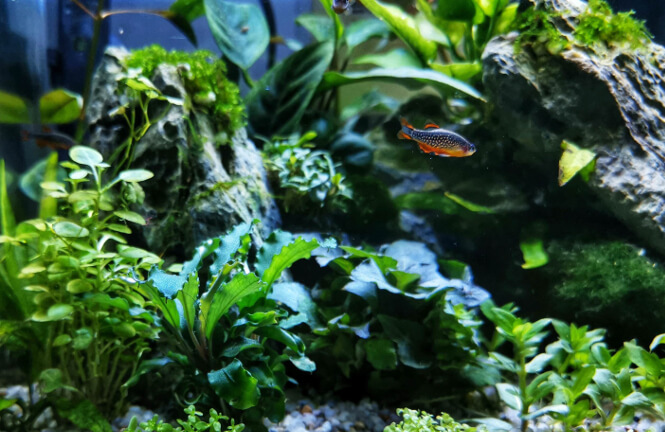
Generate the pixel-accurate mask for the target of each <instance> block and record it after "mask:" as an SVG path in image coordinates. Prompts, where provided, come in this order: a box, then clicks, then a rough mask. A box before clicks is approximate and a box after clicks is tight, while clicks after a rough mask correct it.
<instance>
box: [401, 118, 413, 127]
mask: <svg viewBox="0 0 665 432" xmlns="http://www.w3.org/2000/svg"><path fill="white" fill-rule="evenodd" d="M399 122H400V123H401V124H402V128H407V129H412V130H413V129H414V127H413V126H411V125H410V124H409V122H408V121H407V120H406V119H405V118H404V117H400V119H399Z"/></svg>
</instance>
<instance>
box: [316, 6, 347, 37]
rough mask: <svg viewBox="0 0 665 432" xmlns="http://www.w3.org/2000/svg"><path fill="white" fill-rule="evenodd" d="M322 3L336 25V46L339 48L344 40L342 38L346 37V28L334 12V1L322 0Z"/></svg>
mask: <svg viewBox="0 0 665 432" xmlns="http://www.w3.org/2000/svg"><path fill="white" fill-rule="evenodd" d="M320 2H321V5H322V6H323V10H325V11H326V13H327V14H328V16H329V17H330V18H331V19H332V21H333V23H334V24H335V34H334V37H335V46H336V47H339V41H340V40H341V39H342V36H344V26H343V25H342V21H341V20H340V19H339V16H337V14H336V13H335V12H334V11H333V10H332V2H333V0H320Z"/></svg>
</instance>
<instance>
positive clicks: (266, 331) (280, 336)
mask: <svg viewBox="0 0 665 432" xmlns="http://www.w3.org/2000/svg"><path fill="white" fill-rule="evenodd" d="M254 333H255V334H257V335H259V336H264V337H267V338H269V339H272V340H274V341H277V342H280V343H282V344H284V345H286V346H287V347H289V348H291V349H292V350H293V351H294V352H295V353H297V354H298V355H303V354H304V353H305V344H304V343H303V341H302V340H301V339H300V338H299V337H298V336H296V335H295V334H293V333H290V332H288V331H286V330H284V329H283V328H280V327H277V326H274V325H272V326H267V327H259V328H257V329H256V330H254Z"/></svg>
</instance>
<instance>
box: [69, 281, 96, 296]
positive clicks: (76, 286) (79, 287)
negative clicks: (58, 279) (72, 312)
mask: <svg viewBox="0 0 665 432" xmlns="http://www.w3.org/2000/svg"><path fill="white" fill-rule="evenodd" d="M89 291H92V284H91V283H90V282H88V281H87V280H84V279H72V280H70V281H69V282H67V292H69V293H72V294H81V293H84V292H89Z"/></svg>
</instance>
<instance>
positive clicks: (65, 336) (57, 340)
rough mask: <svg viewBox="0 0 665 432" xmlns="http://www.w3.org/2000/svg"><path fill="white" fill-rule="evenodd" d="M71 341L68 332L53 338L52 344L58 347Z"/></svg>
mask: <svg viewBox="0 0 665 432" xmlns="http://www.w3.org/2000/svg"><path fill="white" fill-rule="evenodd" d="M71 341H72V337H71V336H69V335H68V334H61V335H59V336H58V337H56V338H55V339H53V346H54V347H59V346H63V345H67V344H68V343H70V342H71Z"/></svg>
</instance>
